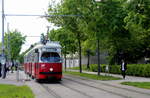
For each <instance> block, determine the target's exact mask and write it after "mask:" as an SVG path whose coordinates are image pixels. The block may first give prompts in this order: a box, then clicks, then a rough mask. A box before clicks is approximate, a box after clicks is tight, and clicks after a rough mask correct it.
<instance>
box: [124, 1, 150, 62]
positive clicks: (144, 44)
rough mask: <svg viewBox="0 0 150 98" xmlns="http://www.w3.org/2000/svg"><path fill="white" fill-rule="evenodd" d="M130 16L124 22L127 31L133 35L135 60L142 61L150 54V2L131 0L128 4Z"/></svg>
mask: <svg viewBox="0 0 150 98" xmlns="http://www.w3.org/2000/svg"><path fill="white" fill-rule="evenodd" d="M125 7H126V10H127V11H128V15H127V16H126V17H125V19H124V21H125V23H126V26H125V27H126V29H127V30H129V32H130V33H131V35H132V40H134V41H136V42H135V45H136V46H135V45H134V46H135V47H136V48H134V47H132V48H133V52H132V53H134V56H135V59H140V58H142V57H144V56H147V54H148V53H149V52H150V44H149V43H150V39H149V38H150V18H149V17H150V13H149V10H150V1H149V0H130V1H128V2H126V6H125Z"/></svg>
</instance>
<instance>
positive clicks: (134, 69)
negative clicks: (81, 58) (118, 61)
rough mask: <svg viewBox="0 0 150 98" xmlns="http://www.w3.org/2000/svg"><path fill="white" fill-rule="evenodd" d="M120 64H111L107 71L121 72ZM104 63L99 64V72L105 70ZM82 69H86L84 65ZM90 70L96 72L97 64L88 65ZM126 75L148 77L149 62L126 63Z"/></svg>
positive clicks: (149, 73)
mask: <svg viewBox="0 0 150 98" xmlns="http://www.w3.org/2000/svg"><path fill="white" fill-rule="evenodd" d="M120 67H121V66H120V65H111V66H109V73H113V74H121V70H120V69H121V68H120ZM105 68H106V65H103V64H102V65H101V72H105ZM72 69H79V67H75V68H72ZM83 70H88V69H87V68H86V66H85V65H84V66H83ZM90 71H93V72H97V71H98V66H97V64H91V65H90ZM126 74H127V75H131V76H142V77H150V64H127V71H126Z"/></svg>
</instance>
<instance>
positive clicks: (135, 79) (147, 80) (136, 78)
mask: <svg viewBox="0 0 150 98" xmlns="http://www.w3.org/2000/svg"><path fill="white" fill-rule="evenodd" d="M68 70H69V71H75V72H79V71H78V70H70V69H68ZM82 72H83V73H88V74H95V75H96V74H97V72H91V71H82ZM100 75H104V76H105V75H107V76H113V77H119V78H122V75H121V74H110V73H102V72H101V73H100ZM112 81H117V82H121V81H132V82H134V81H135V82H150V78H145V77H136V76H128V75H126V78H125V79H122V80H112Z"/></svg>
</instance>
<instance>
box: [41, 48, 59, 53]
mask: <svg viewBox="0 0 150 98" xmlns="http://www.w3.org/2000/svg"><path fill="white" fill-rule="evenodd" d="M42 51H46V52H60V49H58V48H42Z"/></svg>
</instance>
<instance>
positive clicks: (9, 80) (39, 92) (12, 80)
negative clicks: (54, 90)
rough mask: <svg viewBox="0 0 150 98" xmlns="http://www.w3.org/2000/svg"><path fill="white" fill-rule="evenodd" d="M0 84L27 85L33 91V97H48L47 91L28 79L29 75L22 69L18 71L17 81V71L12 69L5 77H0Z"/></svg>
mask: <svg viewBox="0 0 150 98" xmlns="http://www.w3.org/2000/svg"><path fill="white" fill-rule="evenodd" d="M0 84H12V85H17V86H21V85H27V86H29V87H30V88H31V90H32V91H33V93H34V95H35V98H48V97H47V96H48V95H49V92H48V91H46V90H45V89H44V88H43V87H42V86H41V85H40V84H39V83H37V82H35V81H34V80H31V81H30V79H29V77H27V76H26V75H25V73H24V72H23V71H19V81H18V80H17V72H16V71H14V73H11V72H9V73H7V76H6V78H5V79H2V78H0ZM49 96H50V95H49Z"/></svg>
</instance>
